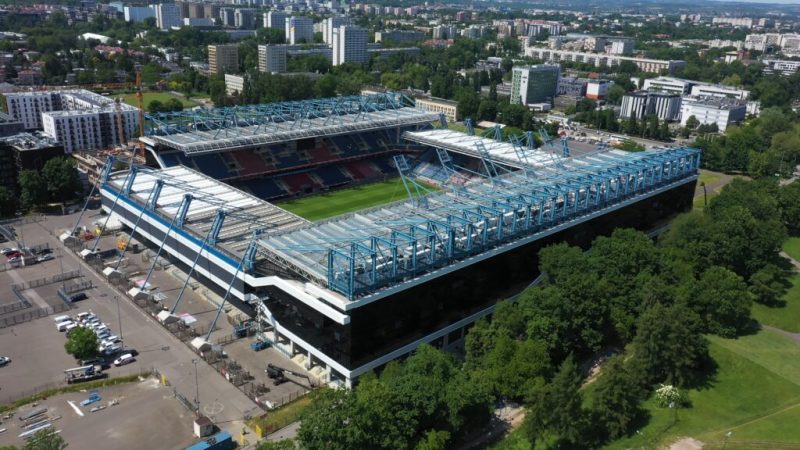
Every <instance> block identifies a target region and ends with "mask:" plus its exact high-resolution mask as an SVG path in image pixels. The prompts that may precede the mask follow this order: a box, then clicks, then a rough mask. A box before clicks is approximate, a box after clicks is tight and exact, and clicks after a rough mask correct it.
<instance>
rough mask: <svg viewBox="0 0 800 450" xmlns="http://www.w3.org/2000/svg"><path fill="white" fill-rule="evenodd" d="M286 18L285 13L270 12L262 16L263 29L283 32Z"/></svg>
mask: <svg viewBox="0 0 800 450" xmlns="http://www.w3.org/2000/svg"><path fill="white" fill-rule="evenodd" d="M287 17H288V16H287V15H286V13H285V12H281V11H270V12H268V13H266V14H264V28H278V29H281V30H283V29H285V28H286V18H287Z"/></svg>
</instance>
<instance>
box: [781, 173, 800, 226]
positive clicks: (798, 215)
mask: <svg viewBox="0 0 800 450" xmlns="http://www.w3.org/2000/svg"><path fill="white" fill-rule="evenodd" d="M778 207H779V209H780V218H781V221H782V222H783V224H784V226H785V227H786V228H787V229H788V230H789V231H790V232H791V233H792V234H793V235H795V236H797V235H800V181H795V182H793V183H791V184H788V185H786V186H783V187H782V188H781V189H780V190H779V191H778Z"/></svg>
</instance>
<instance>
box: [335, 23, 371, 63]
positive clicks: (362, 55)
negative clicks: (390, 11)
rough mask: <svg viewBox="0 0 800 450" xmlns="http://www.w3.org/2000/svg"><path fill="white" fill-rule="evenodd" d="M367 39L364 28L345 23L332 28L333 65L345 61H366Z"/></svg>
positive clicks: (367, 57) (367, 56)
mask: <svg viewBox="0 0 800 450" xmlns="http://www.w3.org/2000/svg"><path fill="white" fill-rule="evenodd" d="M368 39H369V32H368V31H367V29H366V28H361V27H355V26H351V25H345V26H341V27H339V28H336V29H334V30H333V65H334V66H339V65H342V64H346V63H365V62H368V61H369V54H367V40H368Z"/></svg>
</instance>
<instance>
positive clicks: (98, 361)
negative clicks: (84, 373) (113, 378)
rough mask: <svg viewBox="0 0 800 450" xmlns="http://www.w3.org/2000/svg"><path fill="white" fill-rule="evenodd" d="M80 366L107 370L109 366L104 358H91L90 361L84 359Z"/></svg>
mask: <svg viewBox="0 0 800 450" xmlns="http://www.w3.org/2000/svg"><path fill="white" fill-rule="evenodd" d="M81 366H100V367H102V368H104V369H105V368H108V366H109V364H108V362H106V360H105V359H104V358H100V357H97V358H91V359H84V360H82V361H81Z"/></svg>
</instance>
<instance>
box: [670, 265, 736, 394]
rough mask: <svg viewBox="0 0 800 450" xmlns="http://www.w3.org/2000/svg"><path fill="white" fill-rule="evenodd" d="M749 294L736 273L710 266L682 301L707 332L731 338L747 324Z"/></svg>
mask: <svg viewBox="0 0 800 450" xmlns="http://www.w3.org/2000/svg"><path fill="white" fill-rule="evenodd" d="M751 295H752V294H750V291H748V290H747V284H745V282H744V280H742V278H741V277H740V276H738V275H736V274H735V273H733V272H731V271H730V270H728V269H726V268H724V267H719V266H713V267H711V268H709V269H708V270H706V271H705V272H704V273H703V275H702V277H700V280H698V282H697V285H696V287H695V293H694V295H692V296H691V297H690V298H689V299H688V300H686V302H687V304H688V306H689V307H690V308H692V309H693V310H694V311H695V312H696V313H697V314H698V315H699V316H700V318H701V320H702V323H704V324H705V325H706V331H707V332H709V333H713V334H716V335H718V336H722V337H726V338H733V337H736V336H737V335H738V334H739V333H741V332H743V331H744V330H745V329H747V328H748V327H749V326H750V305H751V303H752V301H751ZM676 384H677V383H676Z"/></svg>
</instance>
